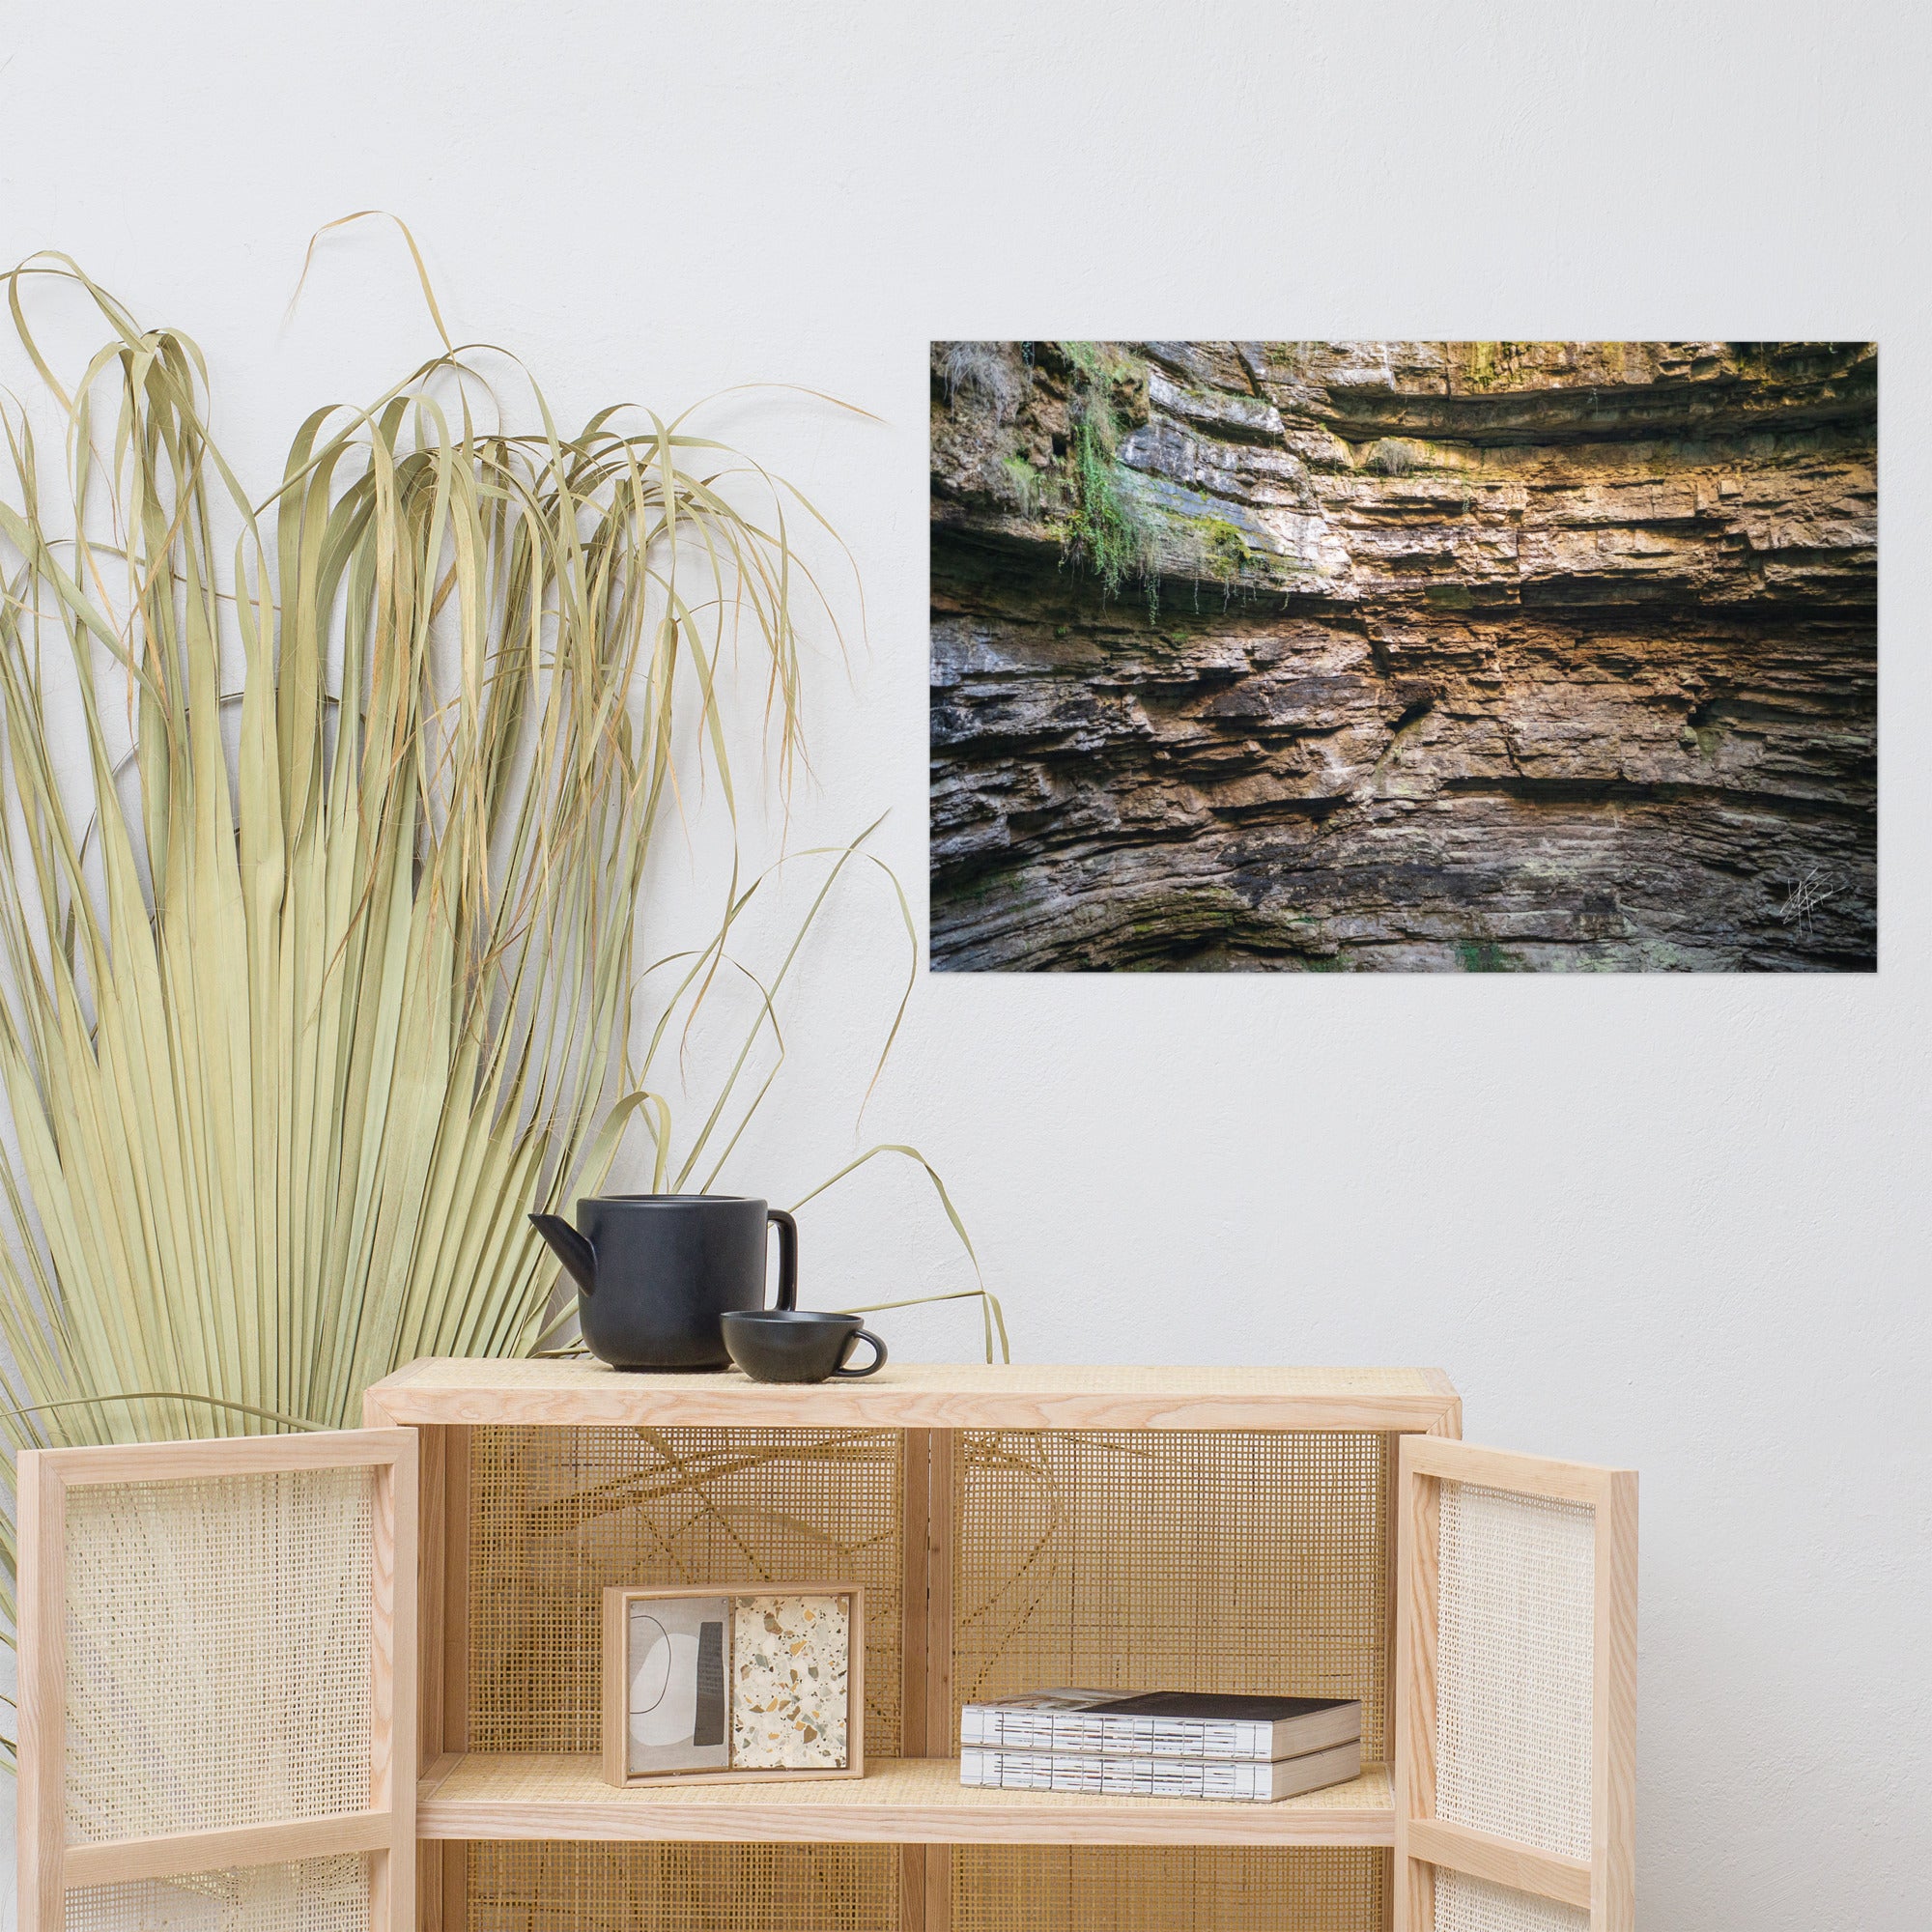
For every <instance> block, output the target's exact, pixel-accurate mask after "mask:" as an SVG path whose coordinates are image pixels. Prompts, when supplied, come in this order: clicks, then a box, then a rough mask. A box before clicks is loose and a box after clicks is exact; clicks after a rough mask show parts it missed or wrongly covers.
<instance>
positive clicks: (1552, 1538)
mask: <svg viewBox="0 0 1932 1932" xmlns="http://www.w3.org/2000/svg"><path fill="white" fill-rule="evenodd" d="M1595 1529H1596V1512H1595V1511H1594V1510H1593V1509H1592V1508H1591V1507H1590V1505H1589V1504H1588V1503H1572V1502H1560V1501H1557V1500H1555V1499H1553V1498H1550V1497H1547V1496H1525V1495H1517V1494H1514V1493H1511V1492H1506V1491H1502V1490H1490V1489H1482V1488H1479V1487H1478V1486H1476V1485H1474V1484H1470V1483H1449V1482H1445V1483H1444V1484H1443V1485H1442V1492H1441V1546H1440V1547H1441V1576H1440V1597H1439V1599H1438V1608H1437V1612H1436V1658H1435V1698H1436V1703H1435V1810H1436V1815H1437V1816H1438V1817H1441V1818H1446V1819H1448V1820H1449V1821H1450V1822H1451V1823H1452V1824H1457V1825H1470V1826H1473V1827H1474V1828H1475V1829H1476V1830H1477V1831H1479V1832H1492V1833H1495V1834H1496V1835H1497V1836H1498V1837H1504V1838H1511V1839H1514V1840H1516V1841H1517V1842H1518V1843H1519V1844H1525V1845H1534V1846H1535V1847H1536V1848H1537V1849H1538V1850H1539V1851H1546V1852H1559V1853H1562V1854H1564V1855H1565V1856H1566V1857H1569V1858H1573V1859H1587V1858H1588V1857H1589V1856H1590V1759H1591V1748H1590V1747H1591V1717H1592V1706H1593V1701H1594V1697H1593V1677H1594V1670H1593V1664H1594V1661H1595V1654H1596V1653H1595V1644H1596V1636H1595V1628H1596V1548H1595ZM1472 1922H1480V1921H1472ZM1499 1922H1500V1921H1499Z"/></svg>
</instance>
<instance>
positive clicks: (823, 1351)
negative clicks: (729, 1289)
mask: <svg viewBox="0 0 1932 1932" xmlns="http://www.w3.org/2000/svg"><path fill="white" fill-rule="evenodd" d="M724 1328H725V1348H726V1349H728V1350H730V1351H731V1359H732V1360H733V1361H734V1362H736V1363H737V1365H738V1366H739V1367H740V1368H741V1369H743V1370H744V1372H745V1373H746V1374H747V1375H748V1376H750V1377H751V1378H752V1379H753V1381H754V1382H822V1381H824V1380H825V1379H826V1378H828V1377H831V1376H869V1375H874V1374H876V1373H877V1372H878V1371H879V1370H880V1369H882V1368H884V1367H885V1365H886V1345H885V1344H884V1343H883V1342H881V1341H880V1340H879V1338H878V1337H877V1336H876V1335H874V1334H873V1333H872V1331H871V1330H870V1329H869V1328H867V1327H866V1326H865V1325H864V1324H863V1323H862V1322H861V1321H860V1320H859V1318H858V1317H857V1316H856V1315H820V1314H816V1313H810V1312H808V1311H807V1310H805V1309H802V1308H753V1309H734V1310H733V1311H732V1312H731V1313H729V1314H728V1315H726V1316H725V1317H724ZM860 1342H869V1343H871V1345H872V1359H871V1360H870V1361H869V1362H867V1364H866V1366H865V1367H864V1368H863V1369H848V1368H847V1367H846V1366H845V1360H846V1357H847V1356H849V1355H850V1354H851V1352H852V1350H853V1347H854V1346H855V1345H856V1344H857V1343H860Z"/></svg>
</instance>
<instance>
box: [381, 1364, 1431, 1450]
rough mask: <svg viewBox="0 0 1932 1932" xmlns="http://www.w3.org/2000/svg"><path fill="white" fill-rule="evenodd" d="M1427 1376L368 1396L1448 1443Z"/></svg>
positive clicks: (542, 1383)
mask: <svg viewBox="0 0 1932 1932" xmlns="http://www.w3.org/2000/svg"><path fill="white" fill-rule="evenodd" d="M1459 1417H1460V1403H1459V1401H1458V1398H1457V1395H1456V1391H1455V1389H1454V1387H1453V1386H1452V1385H1451V1383H1450V1381H1449V1378H1448V1377H1447V1376H1445V1375H1444V1374H1443V1373H1442V1371H1441V1370H1439V1369H1403V1368H1367V1369H1321V1368H1249V1367H1242V1368H1127V1367H1119V1368H1075V1367H1055V1366H1045V1365H1041V1364H1037V1363H1025V1364H1016V1365H1013V1366H1010V1367H1006V1366H999V1367H985V1366H981V1365H980V1364H972V1365H962V1364H958V1363H923V1362H913V1363H897V1362H894V1363H891V1364H889V1365H888V1366H887V1367H886V1368H884V1369H882V1370H881V1371H880V1372H879V1373H878V1374H877V1375H876V1376H867V1377H866V1378H851V1379H838V1380H833V1381H829V1382H818V1383H814V1384H811V1385H810V1386H799V1385H782V1384H775V1383H766V1382H754V1381H752V1380H750V1379H748V1378H746V1377H745V1376H743V1375H741V1374H740V1373H739V1372H738V1371H737V1370H735V1369H732V1370H727V1371H725V1372H724V1373H722V1374H712V1375H702V1374H700V1375H649V1374H638V1373H632V1372H627V1371H623V1370H617V1369H611V1368H607V1367H606V1366H605V1365H604V1364H603V1363H602V1362H597V1361H592V1360H590V1359H588V1358H586V1357H574V1358H562V1359H552V1360H545V1361H477V1360H453V1359H448V1358H433V1359H428V1360H424V1361H419V1362H412V1363H410V1364H409V1365H408V1366H407V1367H405V1368H402V1369H399V1370H397V1372H396V1373H395V1374H394V1375H392V1376H389V1377H388V1378H385V1379H384V1380H383V1381H381V1382H378V1383H377V1384H376V1385H375V1387H374V1388H372V1389H371V1390H370V1391H369V1413H368V1416H367V1419H368V1420H369V1421H371V1422H382V1421H388V1422H396V1423H452V1424H468V1425H470V1426H477V1425H482V1424H489V1423H504V1424H509V1425H526V1426H529V1425H542V1424H571V1423H582V1424H619V1425H624V1424H630V1425H639V1424H661V1425H667V1426H669V1425H678V1424H697V1425H715V1426H724V1427H732V1426H738V1427H766V1428H769V1427H777V1426H783V1425H785V1424H796V1425H798V1426H800V1427H804V1428H814V1427H815V1428H867V1427H872V1428H896V1429H1081V1428H1087V1429H1269V1428H1274V1429H1429V1428H1432V1427H1435V1428H1436V1429H1437V1430H1438V1431H1440V1432H1442V1433H1447V1434H1451V1435H1454V1434H1457V1433H1458V1428H1457V1426H1456V1425H1457V1420H1458V1419H1459Z"/></svg>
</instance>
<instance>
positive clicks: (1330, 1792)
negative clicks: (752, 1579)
mask: <svg viewBox="0 0 1932 1932" xmlns="http://www.w3.org/2000/svg"><path fill="white" fill-rule="evenodd" d="M416 1833H417V1835H418V1836H419V1837H423V1838H603V1839H620V1838H658V1839H685V1840H690V1839H708V1840H712V1841H717V1842H723V1843H727V1844H758V1843H786V1844H874V1845H877V1844H886V1845H925V1844H934V1845H1392V1844H1394V1843H1395V1807H1394V1802H1393V1800H1392V1798H1391V1795H1390V1787H1389V1776H1388V1768H1387V1767H1386V1766H1385V1765H1370V1766H1367V1767H1366V1768H1365V1769H1364V1770H1363V1773H1362V1775H1361V1776H1360V1777H1357V1778H1355V1779H1353V1780H1351V1781H1350V1783H1347V1784H1333V1785H1330V1786H1329V1787H1328V1788H1327V1789H1326V1790H1323V1791H1311V1792H1309V1793H1308V1794H1307V1795H1306V1796H1305V1797H1301V1798H1285V1799H1283V1800H1282V1801H1281V1802H1280V1803H1279V1804H1208V1803H1205V1802H1200V1801H1196V1800H1194V1799H1188V1798H1087V1797H1073V1796H1061V1795H1059V1794H1056V1793H1049V1792H1037V1791H976V1790H970V1789H968V1788H967V1787H966V1786H964V1785H962V1784H961V1783H960V1782H959V1766H958V1764H957V1763H956V1762H955V1761H954V1760H953V1759H952V1758H885V1759H882V1760H881V1761H879V1762H878V1763H877V1764H875V1765H873V1766H872V1767H870V1768H869V1769H868V1770H867V1773H866V1776H864V1777H860V1778H824V1779H805V1780H801V1781H799V1782H796V1783H791V1784H780V1783H773V1784H701V1783H691V1784H666V1785H656V1786H641V1787H638V1786H634V1787H632V1788H631V1789H628V1790H619V1789H618V1788H617V1787H616V1786H614V1785H611V1784H607V1783H606V1782H605V1781H604V1778H603V1776H601V1774H600V1773H599V1771H598V1767H597V1760H596V1759H595V1758H594V1757H525V1756H505V1757H497V1756H484V1755H480V1754H475V1753H472V1754H470V1755H469V1756H465V1757H444V1758H440V1759H439V1760H438V1761H437V1762H436V1763H435V1764H434V1765H432V1766H431V1767H430V1770H429V1773H428V1775H427V1776H425V1777H424V1778H423V1779H422V1782H421V1784H420V1785H419V1786H418V1788H417V1794H416Z"/></svg>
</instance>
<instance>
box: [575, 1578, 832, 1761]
mask: <svg viewBox="0 0 1932 1932" xmlns="http://www.w3.org/2000/svg"><path fill="white" fill-rule="evenodd" d="M865 1664H866V1639H865V1593H864V1592H863V1591H862V1590H861V1589H860V1588H859V1586H858V1585H857V1584H855V1583H788V1584H784V1585H782V1586H778V1585H760V1586H758V1587H756V1588H748V1587H746V1586H744V1585H734V1586H731V1587H729V1588H725V1589H721V1588H719V1587H718V1586H717V1585H715V1584H696V1585H688V1586H685V1587H682V1588H678V1589H635V1590H634V1589H626V1588H624V1587H622V1586H613V1587H611V1588H610V1589H607V1590H606V1591H605V1592H604V1711H603V1735H604V1776H605V1777H606V1778H608V1779H609V1780H610V1782H611V1783H612V1784H641V1783H646V1782H649V1781H651V1780H654V1779H666V1778H668V1779H672V1780H683V1779H690V1778H736V1779H739V1780H741V1781H745V1782H751V1781H753V1780H762V1779H772V1780H779V1779H785V1778H793V1777H863V1776H865V1771H866V1754H865V1738H864V1732H865V1716H866V1687H865Z"/></svg>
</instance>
